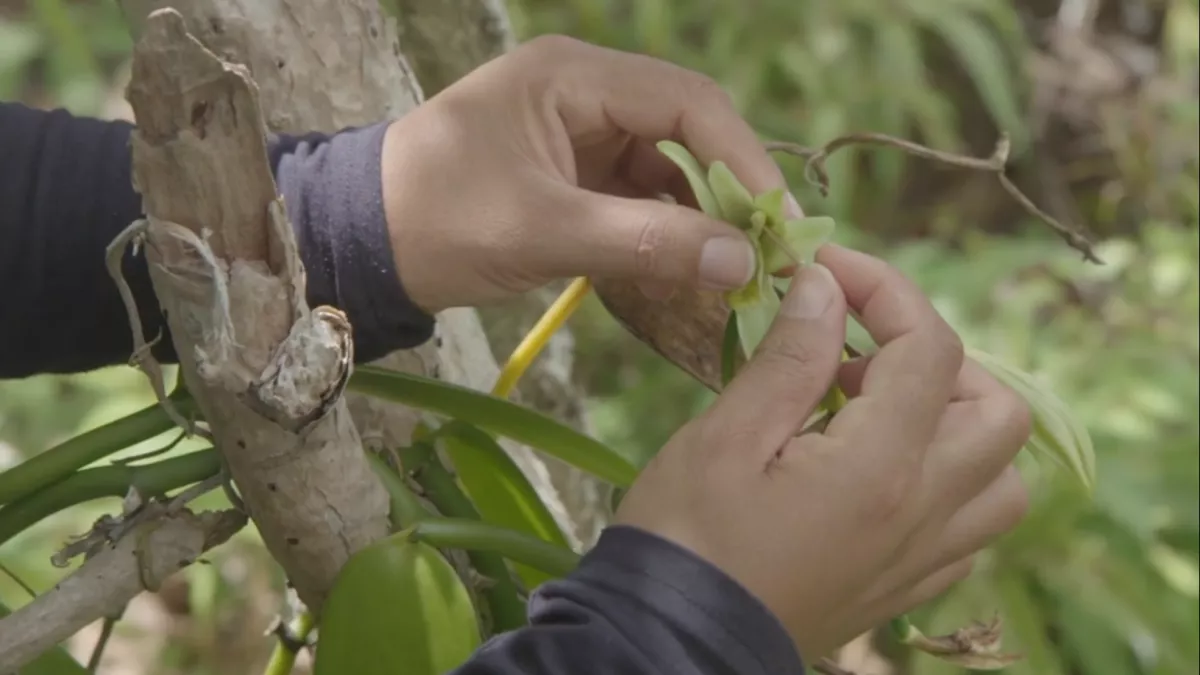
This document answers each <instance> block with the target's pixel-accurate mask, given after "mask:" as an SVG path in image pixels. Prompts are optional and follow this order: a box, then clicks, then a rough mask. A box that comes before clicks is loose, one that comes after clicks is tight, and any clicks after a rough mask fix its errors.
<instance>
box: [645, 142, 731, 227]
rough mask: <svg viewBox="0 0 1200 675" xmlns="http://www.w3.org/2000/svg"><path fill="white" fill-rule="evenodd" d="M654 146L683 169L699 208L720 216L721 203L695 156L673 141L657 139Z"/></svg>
mask: <svg viewBox="0 0 1200 675" xmlns="http://www.w3.org/2000/svg"><path fill="white" fill-rule="evenodd" d="M656 147H657V148H658V151H659V152H661V153H662V154H664V155H666V157H667V159H669V160H671V161H672V162H674V163H675V166H678V167H679V168H680V170H681V171H683V175H684V177H685V178H687V182H688V185H690V186H691V188H692V192H693V193H694V194H695V195H696V203H697V204H699V205H700V210H701V211H703V212H705V213H706V214H708V215H710V216H712V217H713V218H721V205H720V204H719V203H717V198H716V196H715V195H714V194H713V192H712V189H711V188H709V186H708V178H707V175H706V172H705V171H704V168H703V167H701V166H700V162H698V161H697V160H696V158H695V156H693V155H692V153H691V152H690V151H689V150H688V149H687V148H685V147H683V146H682V145H680V144H678V143H676V142H675V141H659V143H658V145H657V146H656Z"/></svg>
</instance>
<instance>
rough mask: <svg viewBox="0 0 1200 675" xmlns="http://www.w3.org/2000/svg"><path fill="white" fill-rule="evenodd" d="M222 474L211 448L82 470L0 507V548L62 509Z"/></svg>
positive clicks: (153, 491) (151, 492)
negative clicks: (158, 459) (151, 460)
mask: <svg viewBox="0 0 1200 675" xmlns="http://www.w3.org/2000/svg"><path fill="white" fill-rule="evenodd" d="M156 405H157V404H156ZM220 471H221V460H220V457H219V456H218V455H217V451H216V450H215V449H214V448H206V449H204V450H197V451H195V452H191V453H188V454H186V455H183V456H180V457H175V458H172V459H168V460H164V461H161V462H156V463H154V464H147V465H127V464H122V465H113V466H101V467H97V468H94V469H85V470H83V471H80V472H78V473H75V474H73V475H71V476H69V477H68V478H66V479H65V480H61V481H59V482H57V483H54V484H53V485H50V486H49V487H44V488H42V489H41V490H40V491H38V492H35V493H33V494H31V495H28V496H27V497H25V498H23V499H20V500H17V501H15V502H12V503H11V504H6V505H5V506H3V507H0V546H3V545H4V544H5V543H7V542H8V541H9V540H10V539H12V538H13V537H15V536H16V535H18V534H20V533H21V532H23V531H24V530H26V529H27V528H29V527H30V526H32V525H34V524H36V523H38V522H40V521H41V520H42V519H44V518H46V517H48V516H51V515H53V514H55V513H57V512H59V511H62V510H63V509H66V508H69V507H71V506H75V505H76V504H81V503H83V502H87V501H91V500H93V499H99V498H101V497H124V496H125V495H126V493H128V492H129V488H131V487H134V488H137V489H138V491H139V492H141V493H142V495H144V496H153V495H163V494H165V493H166V492H167V491H168V490H174V489H176V488H180V487H183V486H185V485H190V484H192V483H198V482H200V481H203V480H205V479H207V478H211V477H212V476H215V475H216V474H218V473H219V472H220Z"/></svg>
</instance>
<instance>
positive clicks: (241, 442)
mask: <svg viewBox="0 0 1200 675" xmlns="http://www.w3.org/2000/svg"><path fill="white" fill-rule="evenodd" d="M237 446H238V447H239V448H241V449H243V450H245V449H246V441H243V440H242V439H240V438H239V439H238V441H237Z"/></svg>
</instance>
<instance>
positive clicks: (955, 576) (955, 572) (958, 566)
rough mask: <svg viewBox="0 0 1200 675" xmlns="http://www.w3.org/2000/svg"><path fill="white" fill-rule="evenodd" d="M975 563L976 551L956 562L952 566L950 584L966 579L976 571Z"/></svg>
mask: <svg viewBox="0 0 1200 675" xmlns="http://www.w3.org/2000/svg"><path fill="white" fill-rule="evenodd" d="M975 564H976V559H975V554H974V553H972V554H971V555H969V556H967V557H965V558H963V559H962V560H959V561H958V562H956V563H954V566H953V567H951V568H950V574H949V577H950V584H951V585H953V584H957V583H959V582H960V581H965V580H966V579H967V577H969V576H971V573H972V572H974V571H975Z"/></svg>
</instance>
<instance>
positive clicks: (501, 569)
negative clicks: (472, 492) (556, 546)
mask: <svg viewBox="0 0 1200 675" xmlns="http://www.w3.org/2000/svg"><path fill="white" fill-rule="evenodd" d="M400 462H401V464H402V465H403V466H404V467H405V470H406V471H408V472H409V475H411V476H412V477H413V480H415V481H416V482H417V484H419V485H420V486H421V487H422V488H423V489H424V490H425V495H426V497H428V498H429V501H431V502H433V505H434V506H435V507H437V509H438V511H439V512H441V513H442V514H445V515H446V516H449V517H451V518H457V519H460V520H464V521H466V520H470V521H481V518H480V515H479V512H478V511H477V510H476V509H475V506H474V504H472V503H471V500H470V498H468V497H467V495H466V494H464V493H463V491H462V489H461V488H459V486H458V483H457V482H456V481H455V480H454V476H453V475H451V474H450V471H449V470H447V469H446V467H445V466H444V465H443V464H442V463H441V462H440V461H439V460H438V457H437V453H436V452H434V447H433V445H432V443H431V442H430V441H424V442H419V443H415V444H413V445H412V446H411V447H408V448H405V449H403V450H401V451H400ZM427 520H429V518H428V517H426V518H421V519H419V520H417V521H416V522H415V523H410V524H408V526H412V525H416V524H420V523H422V522H426V521H427ZM467 557H468V559H469V560H470V561H471V565H472V566H473V567H474V568H475V570H476V571H477V572H479V574H481V575H483V576H484V577H485V578H486V582H485V584H484V585H483V587H482V588H481V589H479V590H480V592H481V594H482V595H483V597H484V599H485V600H486V602H487V604H488V609H489V610H490V612H489V613H490V615H491V623H492V625H491V630H492V632H494V633H503V632H507V631H510V630H516V629H517V628H520V627H522V626H524V625H525V624H526V618H525V602H524V601H523V600H522V599H521V591H520V589H519V588H518V587H517V584H516V582H515V581H514V579H513V574H512V571H511V570H510V569H509V568H508V564H507V563H506V562H505V561H504V558H503V557H501V556H500V555H497V554H496V553H494V552H488V551H482V550H468V551H467Z"/></svg>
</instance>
